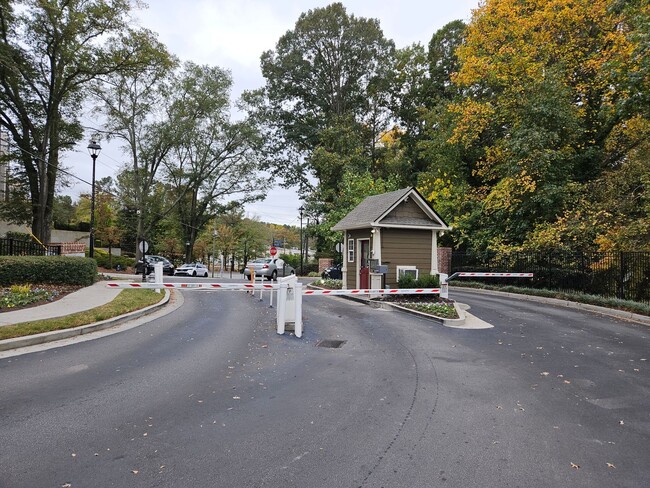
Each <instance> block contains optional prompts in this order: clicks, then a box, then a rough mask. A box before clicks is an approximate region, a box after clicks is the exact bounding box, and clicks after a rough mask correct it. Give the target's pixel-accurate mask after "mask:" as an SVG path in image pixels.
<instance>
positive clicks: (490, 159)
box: [450, 0, 647, 247]
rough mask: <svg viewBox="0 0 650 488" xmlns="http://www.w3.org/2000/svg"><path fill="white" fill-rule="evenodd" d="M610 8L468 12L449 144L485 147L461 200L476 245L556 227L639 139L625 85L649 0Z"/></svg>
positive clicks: (607, 0) (500, 5) (508, 3)
mask: <svg viewBox="0 0 650 488" xmlns="http://www.w3.org/2000/svg"><path fill="white" fill-rule="evenodd" d="M617 3H619V2H617V1H614V0H486V1H485V2H484V3H483V4H482V5H481V6H480V8H479V9H477V10H476V11H475V12H474V15H473V18H472V22H471V23H470V24H469V26H468V30H467V37H466V40H465V43H464V44H463V45H462V46H461V47H460V48H459V49H458V51H457V54H458V57H459V59H460V61H461V68H460V70H459V71H458V73H457V74H456V76H455V78H454V82H455V83H456V84H457V85H458V86H459V87H460V88H461V89H462V90H463V93H464V97H463V98H462V99H461V100H459V101H458V102H456V103H454V104H452V106H451V108H450V110H451V112H452V113H453V114H454V115H455V127H454V130H453V133H452V136H451V138H450V142H452V143H456V144H460V145H464V146H471V145H474V146H480V147H481V152H480V156H479V157H478V158H477V160H476V161H475V164H474V168H473V173H472V176H473V178H475V181H474V182H473V186H474V188H475V190H474V191H473V192H470V194H469V195H468V198H470V199H474V201H475V202H476V205H475V209H474V213H475V214H476V215H475V216H474V218H473V219H470V220H471V222H472V225H474V226H480V227H482V229H480V230H481V232H477V233H476V234H477V235H480V236H481V239H482V242H475V243H474V247H491V246H492V245H493V244H495V243H498V244H499V246H502V245H503V244H504V243H505V244H506V245H507V244H512V245H515V244H517V245H518V244H521V243H522V242H525V240H526V239H527V237H528V236H530V235H531V233H532V232H533V231H534V229H535V228H536V227H538V226H541V227H540V228H542V227H543V228H548V226H549V225H551V226H552V225H553V223H554V222H556V221H558V219H560V217H562V216H565V215H566V212H570V211H571V210H572V206H573V205H576V202H580V201H581V198H580V193H581V192H584V189H585V188H586V187H587V186H588V185H590V184H592V183H593V182H594V181H596V180H598V179H599V178H601V177H602V176H603V175H604V174H605V173H607V172H611V171H613V170H616V168H617V167H618V166H620V164H621V163H622V162H623V161H624V160H625V158H626V155H627V154H628V153H629V152H630V151H631V150H632V149H633V148H635V147H636V146H637V145H638V144H639V143H640V142H641V140H642V138H643V137H645V136H644V135H643V133H640V134H638V135H635V134H634V133H632V132H631V131H629V130H626V127H627V126H628V124H629V123H630V121H631V120H632V119H634V118H635V117H638V114H634V113H632V112H631V111H630V109H629V107H630V104H629V100H630V97H631V96H632V94H631V93H630V89H629V86H628V85H626V84H625V83H623V81H622V80H624V79H626V78H627V77H628V76H627V74H630V73H634V72H635V70H638V64H639V56H638V53H639V43H640V42H641V41H640V40H639V39H642V38H643V37H638V36H637V37H635V36H634V35H631V34H632V33H631V31H632V30H634V29H635V28H636V26H638V25H640V24H639V23H638V22H636V23H635V22H632V21H631V19H632V16H633V15H639V12H640V9H642V8H643V7H642V4H643V3H644V2H638V3H639V8H632V9H621V8H615V7H616V5H615V4H617ZM645 8H646V9H647V7H645ZM635 39H637V40H636V41H635ZM637 125H638V122H637ZM576 184H577V185H576ZM486 188H487V191H486ZM595 211H596V212H598V209H596V210H595ZM486 229H489V230H487V231H486ZM477 230H478V229H477ZM585 235H587V234H585Z"/></svg>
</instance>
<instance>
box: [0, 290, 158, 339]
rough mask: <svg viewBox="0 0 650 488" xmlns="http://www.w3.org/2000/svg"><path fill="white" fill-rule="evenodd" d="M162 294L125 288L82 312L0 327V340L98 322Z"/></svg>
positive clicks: (152, 300)
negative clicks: (111, 297)
mask: <svg viewBox="0 0 650 488" xmlns="http://www.w3.org/2000/svg"><path fill="white" fill-rule="evenodd" d="M164 296H165V294H164V293H162V294H161V293H156V292H155V291H154V290H129V289H125V290H122V291H121V292H120V294H119V295H117V297H116V298H115V300H113V301H112V302H110V303H107V304H105V305H102V306H100V307H97V308H93V309H90V310H86V311H84V312H78V313H74V314H71V315H65V316H63V317H55V318H51V319H44V320H35V321H32V322H22V323H20V324H13V325H5V326H3V327H0V340H3V339H11V338H14V337H24V336H29V335H33V334H40V333H41V332H51V331H54V330H63V329H71V328H74V327H79V326H81V325H87V324H92V323H95V322H100V321H102V320H106V319H110V318H113V317H118V316H120V315H124V314H126V313H129V312H133V311H135V310H140V309H142V308H145V307H148V306H150V305H154V304H156V303H158V302H159V301H160V300H162V299H163V298H164Z"/></svg>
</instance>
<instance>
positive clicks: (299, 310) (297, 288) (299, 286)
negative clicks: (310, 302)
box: [294, 281, 302, 338]
mask: <svg viewBox="0 0 650 488" xmlns="http://www.w3.org/2000/svg"><path fill="white" fill-rule="evenodd" d="M294 290H295V295H296V297H295V299H296V321H295V322H294V324H295V325H294V334H296V337H298V338H300V337H302V283H300V282H299V281H296V285H295V288H294Z"/></svg>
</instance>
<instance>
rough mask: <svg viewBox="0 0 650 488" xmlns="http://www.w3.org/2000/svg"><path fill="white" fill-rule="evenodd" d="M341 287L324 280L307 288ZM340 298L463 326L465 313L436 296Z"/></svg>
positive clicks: (446, 300)
mask: <svg viewBox="0 0 650 488" xmlns="http://www.w3.org/2000/svg"><path fill="white" fill-rule="evenodd" d="M341 285H342V282H341V280H331V279H324V280H319V281H315V282H313V283H311V284H310V285H309V286H310V287H313V288H317V289H329V290H339V289H341ZM341 296H344V297H346V298H352V299H356V300H361V301H363V302H366V303H368V304H369V305H370V306H371V307H376V308H386V309H389V308H390V309H396V310H400V311H404V312H407V313H411V314H413V315H418V316H422V317H426V318H428V319H431V320H433V321H434V322H437V323H440V324H442V325H444V326H446V327H462V326H463V325H464V324H465V313H464V311H463V310H462V309H461V308H460V307H459V306H458V304H456V303H455V302H454V301H453V300H448V299H444V298H441V297H440V296H438V295H433V294H432V295H417V296H415V295H384V296H382V297H378V298H370V297H369V296H365V295H358V294H357V295H353V296H351V297H349V296H347V295H341Z"/></svg>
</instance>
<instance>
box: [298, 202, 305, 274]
mask: <svg viewBox="0 0 650 488" xmlns="http://www.w3.org/2000/svg"><path fill="white" fill-rule="evenodd" d="M298 210H299V211H300V276H302V274H303V273H302V214H303V212H304V211H305V207H303V206H302V205H301V206H300V208H299V209H298Z"/></svg>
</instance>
